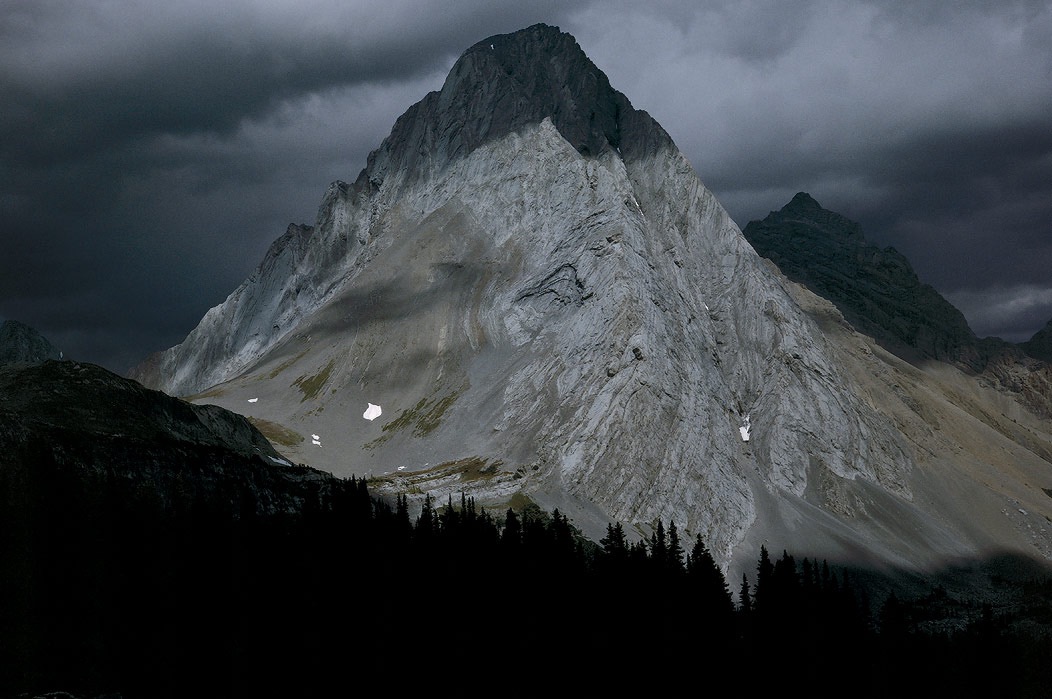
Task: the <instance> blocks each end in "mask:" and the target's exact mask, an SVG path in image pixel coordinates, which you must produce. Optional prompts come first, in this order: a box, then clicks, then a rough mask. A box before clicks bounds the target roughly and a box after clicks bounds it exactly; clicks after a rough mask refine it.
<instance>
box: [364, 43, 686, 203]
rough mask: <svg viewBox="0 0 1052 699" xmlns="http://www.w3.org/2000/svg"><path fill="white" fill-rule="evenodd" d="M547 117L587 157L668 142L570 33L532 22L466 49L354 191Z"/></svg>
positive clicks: (398, 125) (404, 119)
mask: <svg viewBox="0 0 1052 699" xmlns="http://www.w3.org/2000/svg"><path fill="white" fill-rule="evenodd" d="M545 118H549V119H551V121H552V124H553V125H554V126H555V128H556V129H557V130H558V131H559V133H560V134H562V136H563V137H564V138H565V139H566V140H567V141H568V142H569V143H570V144H571V145H572V146H573V147H574V148H576V149H577V150H578V152H580V153H581V154H582V155H586V156H597V155H599V154H601V153H603V152H605V151H607V150H609V149H615V150H618V152H621V153H622V154H623V155H625V156H626V157H632V156H634V155H636V154H638V153H641V152H646V151H648V150H653V149H654V148H656V147H658V146H661V145H668V144H670V143H671V139H670V138H669V136H668V134H667V133H666V132H665V131H664V129H662V128H661V126H659V125H658V124H657V122H655V121H654V120H653V119H652V118H650V116H649V115H647V114H646V113H645V112H641V111H638V110H635V109H634V108H633V107H632V105H631V103H630V102H629V100H628V98H626V97H625V96H624V95H623V94H621V93H620V92H618V91H616V90H614V89H613V88H612V87H611V86H610V81H609V80H608V79H607V77H606V75H605V74H604V73H603V72H602V71H601V70H599V68H598V67H596V65H595V64H594V63H592V61H591V60H590V59H589V58H588V56H586V55H585V53H584V51H583V50H582V49H581V47H580V45H578V43H577V41H576V40H575V39H574V37H573V36H571V35H570V34H567V33H565V32H562V31H560V30H559V28H558V27H553V26H549V25H546V24H535V25H533V26H531V27H528V28H526V29H522V30H520V31H517V32H514V33H511V34H499V35H495V36H491V37H489V38H487V39H483V40H482V41H480V42H478V43H477V44H475V45H474V46H472V47H471V48H469V49H468V50H467V51H465V52H464V53H463V54H462V55H461V57H460V58H459V59H458V60H457V62H456V63H455V64H454V65H453V68H452V69H451V70H450V72H449V75H448V76H447V78H446V81H445V83H444V84H443V86H442V89H441V90H439V91H437V92H432V93H429V94H428V95H427V96H425V97H424V99H422V100H421V101H420V102H418V103H417V104H415V105H413V106H412V107H411V108H410V109H408V110H407V111H406V112H405V113H404V114H403V115H402V116H401V117H399V119H398V120H397V121H396V122H395V125H394V128H393V129H392V130H391V134H390V135H389V136H388V137H387V139H385V140H384V142H383V144H381V146H380V148H379V149H377V150H376V151H374V152H373V153H372V154H370V156H369V160H368V164H367V166H366V168H365V169H364V170H363V171H362V172H361V174H360V175H359V177H358V179H357V181H356V185H357V187H358V188H359V189H364V188H366V187H367V186H369V185H370V184H371V185H372V186H373V187H377V186H379V184H380V183H382V182H383V181H384V179H385V177H386V174H387V173H388V172H392V171H402V172H407V173H413V172H416V171H417V170H418V169H420V168H423V169H435V168H442V167H444V166H445V165H446V164H447V163H448V162H449V161H451V160H455V159H457V158H460V157H463V156H466V155H467V154H469V153H471V152H472V151H473V150H475V149H476V148H478V147H479V146H481V145H482V144H484V143H487V142H491V141H494V140H498V139H500V138H503V137H504V136H506V135H508V134H509V133H513V132H516V131H519V130H521V129H522V128H523V127H525V126H526V125H528V124H535V123H539V122H540V121H542V120H543V119H545Z"/></svg>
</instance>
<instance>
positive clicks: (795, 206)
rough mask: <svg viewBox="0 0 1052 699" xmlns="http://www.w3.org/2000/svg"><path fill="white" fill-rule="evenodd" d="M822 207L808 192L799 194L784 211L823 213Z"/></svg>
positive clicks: (783, 208)
mask: <svg viewBox="0 0 1052 699" xmlns="http://www.w3.org/2000/svg"><path fill="white" fill-rule="evenodd" d="M821 210H822V205H821V204H819V203H818V202H817V201H815V198H814V197H812V196H811V195H810V194H808V193H807V192H797V193H796V195H795V196H794V197H793V198H792V199H791V200H790V201H789V203H788V204H786V205H785V206H783V207H782V211H821Z"/></svg>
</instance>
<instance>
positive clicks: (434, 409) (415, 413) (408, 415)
mask: <svg viewBox="0 0 1052 699" xmlns="http://www.w3.org/2000/svg"><path fill="white" fill-rule="evenodd" d="M459 397H460V391H453V392H452V393H449V394H447V395H445V396H443V397H442V398H438V399H433V398H432V399H429V398H421V399H420V400H419V401H418V402H417V404H416V405H414V406H413V407H412V408H406V409H404V410H403V411H402V412H401V413H400V414H399V415H398V417H396V418H395V419H394V420H391V421H390V422H388V423H386V424H385V425H384V426H383V427H381V428H380V430H381V431H382V432H383V433H384V434H382V435H381V436H379V437H377V438H376V439H374V440H373V441H371V442H369V443H368V444H366V445H365V448H366V449H373V448H375V447H378V446H380V445H381V444H383V443H384V442H386V441H387V440H388V439H390V438H391V437H392V436H393V435H394V433H396V432H399V431H401V430H408V429H412V434H413V436H414V437H426V436H427V435H429V434H431V433H432V432H434V431H435V429H436V428H437V427H438V426H439V425H440V424H442V417H443V416H444V415H445V414H446V410H448V409H449V406H451V405H453V403H455V402H456V400H457V398H459ZM436 468H437V467H436Z"/></svg>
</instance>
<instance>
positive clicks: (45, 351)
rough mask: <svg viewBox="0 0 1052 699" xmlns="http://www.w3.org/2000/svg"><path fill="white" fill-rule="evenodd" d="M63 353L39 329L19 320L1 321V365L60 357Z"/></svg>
mask: <svg viewBox="0 0 1052 699" xmlns="http://www.w3.org/2000/svg"><path fill="white" fill-rule="evenodd" d="M61 356H62V353H61V352H59V350H58V349H57V348H56V347H55V346H54V345H52V344H51V343H50V342H49V341H48V339H47V338H46V337H44V336H43V335H41V334H40V333H39V332H37V330H35V329H34V328H31V327H30V326H28V325H26V324H25V323H20V322H18V321H17V320H5V321H4V322H3V323H0V365H4V364H16V363H23V362H29V363H33V362H42V361H44V360H47V359H59V358H60V357H61Z"/></svg>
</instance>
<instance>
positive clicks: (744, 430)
mask: <svg viewBox="0 0 1052 699" xmlns="http://www.w3.org/2000/svg"><path fill="white" fill-rule="evenodd" d="M751 430H752V421H751V420H750V419H749V416H748V415H746V416H745V424H744V425H742V426H741V427H739V428H738V432H740V433H741V436H742V441H743V442H748V441H749V432H750V431H751Z"/></svg>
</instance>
